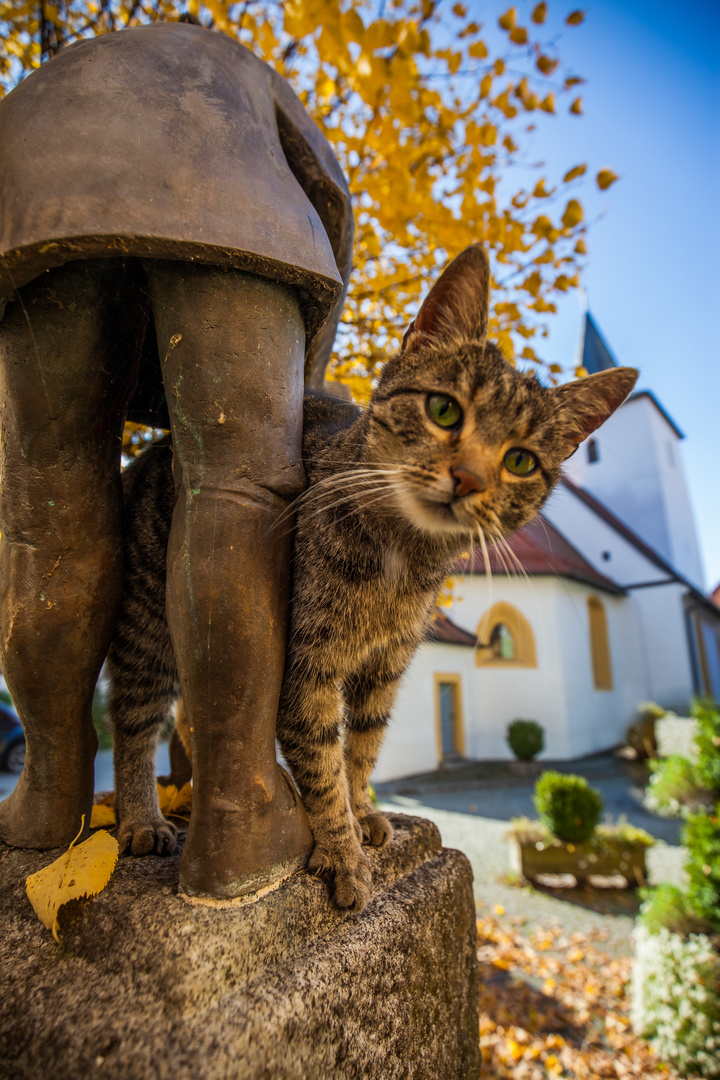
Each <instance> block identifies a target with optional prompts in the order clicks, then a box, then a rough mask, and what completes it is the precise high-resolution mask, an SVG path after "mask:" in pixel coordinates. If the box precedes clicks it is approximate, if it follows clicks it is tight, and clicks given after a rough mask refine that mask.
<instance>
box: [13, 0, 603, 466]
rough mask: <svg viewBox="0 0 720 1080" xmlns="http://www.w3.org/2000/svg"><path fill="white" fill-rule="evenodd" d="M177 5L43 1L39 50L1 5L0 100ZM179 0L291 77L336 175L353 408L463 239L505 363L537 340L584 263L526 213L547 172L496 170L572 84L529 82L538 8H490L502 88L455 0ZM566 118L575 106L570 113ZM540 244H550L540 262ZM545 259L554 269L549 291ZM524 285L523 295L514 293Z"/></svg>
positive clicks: (158, 0) (27, 17) (537, 56)
mask: <svg viewBox="0 0 720 1080" xmlns="http://www.w3.org/2000/svg"><path fill="white" fill-rule="evenodd" d="M452 2H453V0H451V3H452ZM187 6H188V5H187V3H186V0H153V3H152V4H150V3H145V2H143V3H141V4H132V3H131V0H112V2H109V3H100V2H98V0H67V2H66V3H64V4H63V5H59V4H52V3H48V4H46V5H45V7H44V15H45V20H46V24H47V26H49V27H50V31H49V36H48V34H46V35H45V37H44V39H43V42H41V40H40V22H39V11H40V5H37V4H36V5H31V4H29V2H28V3H25V2H22V3H20V2H18V3H8V2H7V0H0V12H1V13H2V14H1V17H2V19H3V36H2V38H1V39H0V96H1V95H2V93H4V92H6V91H7V89H9V88H10V86H11V85H12V84H13V83H14V82H16V81H17V79H18V78H19V77H23V76H24V75H26V74H28V73H29V72H30V71H31V70H33V69H34V68H36V67H38V66H39V64H40V63H41V62H42V61H45V60H47V59H48V57H49V56H50V55H51V54H52V53H53V52H54V51H55V50H56V47H58V46H59V45H60V44H62V45H67V44H71V43H72V42H73V41H76V40H78V38H81V37H83V38H87V37H91V36H92V35H95V34H104V33H108V32H111V31H113V30H117V29H120V28H122V27H124V26H125V25H126V24H128V25H130V26H133V25H139V24H145V23H149V22H153V21H156V20H164V21H171V20H173V19H177V18H178V17H179V15H180V14H181V13H182V11H184V10H186V9H187ZM189 7H190V10H191V11H192V13H193V14H195V15H196V16H197V17H198V18H199V19H200V20H201V21H202V22H203V23H204V24H205V25H209V24H210V20H211V18H212V20H213V26H214V28H215V29H216V30H217V29H218V28H219V29H221V30H222V31H223V32H225V33H227V34H229V35H230V36H232V37H235V38H236V39H237V40H239V41H241V42H242V43H243V44H245V45H247V46H249V47H250V48H251V49H252V50H253V52H255V53H256V54H257V55H258V56H260V57H261V58H262V59H263V60H266V61H267V62H268V63H270V64H271V65H273V66H274V67H275V68H276V70H277V71H278V72H279V73H280V74H282V75H283V76H285V77H286V78H287V79H288V80H289V82H290V83H291V85H292V86H293V88H294V89H295V91H296V92H297V93H298V94H299V95H300V98H301V100H302V101H303V103H304V104H305V105H306V107H307V108H308V111H309V112H310V113H311V115H312V116H313V118H314V119H315V121H316V122H317V123H318V125H319V126H320V128H321V130H322V131H323V133H324V134H325V136H326V138H327V139H328V141H329V142H330V144H331V146H332V147H333V150H334V151H335V153H336V155H337V157H338V160H339V162H340V165H341V167H342V169H343V171H344V172H345V174H346V176H347V177H348V178H349V182H350V188H351V192H352V195H353V200H354V207H355V218H356V242H355V251H354V266H355V268H354V271H353V274H352V278H351V283H350V289H349V293H348V298H347V303H346V306H345V310H344V312H343V317H342V322H341V326H340V330H339V333H338V338H337V342H336V354H335V356H334V358H333V361H332V363H331V365H330V369H329V372H328V377H329V378H330V379H337V380H340V381H342V382H343V383H345V384H346V385H348V386H350V388H351V391H352V394H353V397H354V398H355V399H356V400H358V401H361V402H362V401H367V399H368V396H369V394H370V390H371V385H372V380H373V378H375V377H376V375H377V373H378V371H379V367H380V366H381V365H382V363H383V362H384V360H385V359H386V357H387V356H388V354H390V353H392V352H393V351H394V350H395V349H397V347H398V346H399V344H400V341H401V339H402V334H403V332H404V328H405V326H406V324H407V321H408V320H409V318H411V317H412V315H413V314H414V312H415V311H416V310H417V306H418V303H419V301H420V299H421V297H422V295H423V294H424V293H425V292H426V291H427V289H428V287H429V286H430V284H431V283H432V281H433V280H434V279H435V277H436V276H437V273H438V268H439V267H440V266H441V265H442V264H443V263H444V262H445V261H446V259H447V258H450V257H452V256H453V255H455V254H457V253H458V252H459V251H461V250H462V249H463V248H464V247H466V246H467V245H468V244H470V243H472V242H475V241H481V242H482V243H484V244H485V245H486V247H487V248H488V250H489V252H490V256H491V259H492V261H493V265H494V266H496V267H501V268H502V270H503V273H502V274H496V275H495V276H496V279H497V281H496V285H497V294H498V298H499V299H501V300H504V301H507V305H506V307H505V308H504V309H503V312H502V315H499V314H498V315H496V314H495V313H494V314H493V318H492V321H491V327H490V332H491V334H493V335H495V336H497V338H498V341H499V343H500V347H501V348H502V349H503V352H504V355H506V356H507V357H508V358H512V357H513V356H514V355H515V349H516V344H519V341H518V339H526V338H528V337H531V336H532V335H533V334H535V331H536V329H537V330H538V332H542V333H545V332H546V328H545V325H544V323H542V321H541V320H542V319H543V318H544V317H545V316H546V315H548V314H551V313H553V311H554V310H555V305H554V304H553V302H552V296H553V295H556V294H557V292H558V291H562V290H563V286H565V287H570V285H571V284H572V283H573V281H575V280H576V277H575V272H576V271H577V269H578V257H579V255H580V254H581V253H583V254H584V249H583V251H582V252H581V251H580V249H579V248H577V247H574V246H573V245H576V242H577V241H578V240H579V237H580V234H581V233H582V232H583V231H584V226H583V225H582V214H581V215H580V217H579V218H577V219H576V221H575V224H572V223H569V221H570V220H571V219H572V214H571V218H570V219H568V218H567V210H566V217H564V218H563V219H562V222H561V221H560V220H559V219H558V216H557V211H556V210H554V209H551V210H548V211H547V213H546V214H539V206H540V204H541V203H542V200H543V199H544V200H545V202H544V203H542V205H543V207H544V208H546V207H548V202H547V199H548V196H549V195H551V194H552V189H553V186H554V185H555V184H556V183H557V179H556V178H555V177H550V178H549V179H547V180H545V181H540V182H539V183H537V184H535V186H534V189H532V190H531V191H517V189H515V190H513V188H512V186H510V187H509V188H508V184H507V183H506V182H503V183H501V181H505V180H507V178H508V177H510V176H512V173H511V172H509V171H508V169H509V168H511V167H512V166H514V165H515V164H517V163H519V162H522V161H524V160H527V136H526V132H527V131H528V130H529V129H528V128H527V126H526V122H525V114H526V113H527V112H529V111H533V110H537V109H539V110H541V111H542V112H544V113H546V114H549V115H552V114H555V112H556V101H559V100H560V95H561V94H563V93H566V92H567V91H568V90H569V89H570V88H571V87H573V86H576V85H578V84H579V83H580V82H582V81H583V80H582V79H581V78H580V77H579V76H576V75H572V76H570V75H568V77H567V78H565V79H564V81H563V78H562V75H561V76H560V78H559V79H558V85H559V86H563V89H562V90H557V91H555V92H554V93H546V92H545V89H543V82H544V78H545V77H546V76H550V75H552V74H553V73H555V72H556V71H557V70H558V69H559V68H560V63H561V62H560V59H559V58H558V57H557V56H556V55H555V49H556V46H555V45H553V46H552V48H551V47H550V46H549V45H548V44H547V42H546V41H544V40H543V39H542V38H541V37H540V35H541V33H542V31H540V29H539V27H540V26H542V24H543V23H545V21H546V18H547V10H548V9H547V4H546V3H545V2H540V3H534V6H532V7H531V9H528V10H529V11H531V14H530V16H529V19H528V20H525V21H526V22H527V25H526V26H519V25H518V10H519V8H518V7H516V6H511V7H508V8H507V10H504V6H501V5H500V3H499V2H498V6H497V7H496V9H495V10H496V12H497V13H500V17H499V19H498V22H499V25H500V27H501V28H502V30H504V31H505V32H506V33H507V34H508V36H509V39H510V41H511V42H512V43H513V44H515V45H519V46H523V49H516V50H514V51H513V61H512V81H509V82H508V83H507V85H506V86H505V87H500V86H497V85H495V84H494V80H497V79H498V78H501V77H502V76H503V75H505V74H506V57H505V55H504V53H503V50H502V48H499V47H498V46H497V44H494V43H492V42H491V41H490V40H489V39H486V38H482V37H481V36H480V34H481V27H480V25H479V23H478V22H477V21H475V19H473V18H471V17H470V15H469V12H472V10H473V7H474V5H471V4H469V3H467V0H465V2H464V3H463V2H461V0H456V2H454V6H453V7H452V15H450V14H449V13H448V14H447V15H445V14H444V13H443V12H444V9H443V8H441V7H440V6H439V5H436V4H434V3H433V0H391V3H389V4H386V5H381V9H382V17H379V18H373V16H372V14H371V11H370V7H369V6H368V5H366V4H364V3H362V2H361V0H284V2H283V3H276V2H275V0H253V2H252V3H251V4H248V3H242V4H236V3H232V2H230V0H190V3H189ZM581 20H582V12H579V11H577V12H573V13H572V14H571V15H570V16H569V18H568V22H569V23H570V25H577V23H578V21H581ZM448 30H449V31H450V32H449V33H448ZM548 51H550V52H552V54H553V55H548ZM428 61H429V63H428ZM545 85H547V84H545ZM576 100H577V102H579V100H580V99H579V98H578V99H576ZM569 108H570V111H571V112H572V111H577V109H576V108H575V105H574V104H573V105H570V106H569ZM500 148H502V150H501V149H500ZM577 168H578V167H576V169H577ZM571 175H572V176H573V178H575V177H579V176H581V175H583V174H582V173H579V172H576V171H574V170H572V169H571V170H570V172H569V173H566V174H565V180H566V182H567V181H568V177H569V176H571ZM614 179H616V177H615V175H614V174H612V173H611V172H610V170H603V172H602V173H600V174H598V180H597V182H598V184H599V185H600V186H601V187H603V184H605V186H609V185H610V183H612V181H613V180H614ZM577 205H578V206H579V204H577ZM540 242H546V243H547V244H549V245H554V246H556V247H557V251H555V250H554V248H553V250H550V249H548V251H545V250H543V253H542V254H541V255H540V254H538V246H537V245H538V244H539V243H540ZM544 248H545V243H543V249H544ZM561 260H569V261H566V262H565V263H564V264H563V269H564V270H565V271H566V273H565V274H564V275H561V284H560V285H559V286H558V285H557V281H558V277H557V269H558V268H559V266H560V265H561ZM505 271H507V272H505ZM533 275H537V278H536V277H535V276H533ZM563 278H564V280H562V279H563ZM528 280H529V281H531V282H532V283H533V286H532V287H533V290H534V291H533V292H532V293H529V292H528V290H527V288H525V287H524V285H523V283H524V282H525V281H528ZM566 282H568V283H570V285H566V284H565V283H566ZM515 301H517V302H515ZM160 434H161V433H160V432H153V433H148V431H147V429H144V428H139V427H137V426H134V427H133V426H130V425H128V427H127V428H126V432H125V438H124V444H123V451H124V453H125V454H126V455H127V456H133V455H134V454H136V453H138V452H139V451H140V450H141V449H142V448H143V446H144V445H145V444H146V441H147V439H148V437H149V436H150V437H156V436H159V435H160Z"/></svg>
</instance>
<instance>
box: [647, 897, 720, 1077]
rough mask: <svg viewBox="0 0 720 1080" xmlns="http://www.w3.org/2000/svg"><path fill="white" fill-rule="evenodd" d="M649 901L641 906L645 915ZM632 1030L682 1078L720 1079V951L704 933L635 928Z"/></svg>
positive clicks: (662, 928)
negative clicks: (672, 1066) (719, 953)
mask: <svg viewBox="0 0 720 1080" xmlns="http://www.w3.org/2000/svg"><path fill="white" fill-rule="evenodd" d="M644 910H645V905H643V909H641V918H642V915H643V913H644ZM631 995H632V1009H631V1017H632V1023H633V1028H634V1029H635V1031H636V1033H637V1034H638V1035H642V1036H643V1037H644V1038H649V1039H652V1041H653V1046H654V1049H655V1050H656V1051H657V1053H658V1054H659V1055H660V1057H661V1058H662V1059H663V1060H664V1061H669V1062H672V1064H673V1065H675V1066H676V1067H677V1069H678V1071H679V1072H680V1074H681V1075H682V1076H688V1075H690V1074H692V1075H694V1076H697V1075H699V1076H702V1077H706V1078H707V1080H717V1078H719V1077H720V955H718V953H717V951H716V949H715V948H714V947H713V941H712V939H711V938H709V937H707V936H706V935H705V934H690V935H688V936H683V935H681V934H674V933H671V932H670V931H669V930H667V929H665V928H664V927H661V928H660V929H659V930H657V932H654V933H653V932H651V931H650V929H649V928H648V926H647V925H644V922H641V923H640V924H639V925H638V926H637V928H636V930H635V962H634V963H633V971H632V985H631Z"/></svg>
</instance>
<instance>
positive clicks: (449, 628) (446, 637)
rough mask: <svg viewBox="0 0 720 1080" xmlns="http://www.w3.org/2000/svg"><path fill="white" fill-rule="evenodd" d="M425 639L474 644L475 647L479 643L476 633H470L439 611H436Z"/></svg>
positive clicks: (455, 643) (452, 643)
mask: <svg viewBox="0 0 720 1080" xmlns="http://www.w3.org/2000/svg"><path fill="white" fill-rule="evenodd" d="M425 640H426V641H437V642H440V643H441V644H444V645H472V647H473V648H475V646H476V645H477V638H476V637H475V635H474V634H469V633H468V632H467V630H463V629H462V628H461V627H459V626H456V625H455V623H454V622H451V621H450V619H448V617H447V615H443V614H442V613H441V612H439V611H438V612H436V613H435V617H434V619H433V621H432V622H431V623H430V626H429V628H428V632H427V634H426V635H425Z"/></svg>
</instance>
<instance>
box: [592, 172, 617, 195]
mask: <svg viewBox="0 0 720 1080" xmlns="http://www.w3.org/2000/svg"><path fill="white" fill-rule="evenodd" d="M619 179H620V177H619V176H618V174H617V173H614V172H613V171H612V169H601V170H600V172H599V173H598V174H597V176H596V177H595V180H596V183H597V186H598V187H599V188H600V190H601V191H605V189H606V188H609V187H610V185H611V184H614V183H615V181H616V180H619Z"/></svg>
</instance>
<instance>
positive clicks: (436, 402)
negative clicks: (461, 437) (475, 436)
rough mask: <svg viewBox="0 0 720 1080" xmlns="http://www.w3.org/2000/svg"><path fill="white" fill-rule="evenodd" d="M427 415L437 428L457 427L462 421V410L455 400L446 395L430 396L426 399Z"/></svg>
mask: <svg viewBox="0 0 720 1080" xmlns="http://www.w3.org/2000/svg"><path fill="white" fill-rule="evenodd" d="M427 413H428V416H429V417H430V419H431V420H432V421H433V423H435V424H438V425H439V427H444V428H451V427H457V425H458V424H459V423H460V422H461V421H462V415H463V414H462V409H461V408H460V406H459V405H458V403H457V401H456V400H455V398H451V397H448V396H447V394H430V395H429V396H428V399H427Z"/></svg>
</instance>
